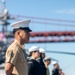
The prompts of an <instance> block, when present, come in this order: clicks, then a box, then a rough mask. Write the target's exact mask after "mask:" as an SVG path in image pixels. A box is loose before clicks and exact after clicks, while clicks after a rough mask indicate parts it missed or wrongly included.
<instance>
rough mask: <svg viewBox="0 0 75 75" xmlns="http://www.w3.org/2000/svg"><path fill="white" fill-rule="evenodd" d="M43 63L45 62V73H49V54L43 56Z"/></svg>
mask: <svg viewBox="0 0 75 75" xmlns="http://www.w3.org/2000/svg"><path fill="white" fill-rule="evenodd" d="M44 63H45V67H46V75H50V71H49V67H48V66H49V65H50V64H51V57H50V56H46V57H45V58H44Z"/></svg>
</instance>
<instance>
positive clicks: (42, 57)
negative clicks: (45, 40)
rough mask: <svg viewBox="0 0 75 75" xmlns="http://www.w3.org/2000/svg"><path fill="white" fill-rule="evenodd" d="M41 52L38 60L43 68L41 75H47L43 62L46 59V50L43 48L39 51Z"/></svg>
mask: <svg viewBox="0 0 75 75" xmlns="http://www.w3.org/2000/svg"><path fill="white" fill-rule="evenodd" d="M39 52H40V57H39V58H38V59H37V61H38V62H39V64H40V66H41V72H42V74H41V75H46V67H45V64H44V62H43V59H44V58H45V50H44V49H43V48H40V49H39Z"/></svg>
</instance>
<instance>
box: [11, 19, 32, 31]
mask: <svg viewBox="0 0 75 75" xmlns="http://www.w3.org/2000/svg"><path fill="white" fill-rule="evenodd" d="M29 23H30V20H22V21H18V22H15V23H12V24H11V25H10V26H11V27H13V28H14V29H23V30H28V31H31V30H30V29H29Z"/></svg>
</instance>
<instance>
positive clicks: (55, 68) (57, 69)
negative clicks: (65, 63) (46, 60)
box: [52, 61, 60, 75]
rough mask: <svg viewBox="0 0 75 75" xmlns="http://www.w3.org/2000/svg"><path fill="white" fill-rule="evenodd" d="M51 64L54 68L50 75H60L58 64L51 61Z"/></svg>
mask: <svg viewBox="0 0 75 75" xmlns="http://www.w3.org/2000/svg"><path fill="white" fill-rule="evenodd" d="M52 64H53V66H54V69H53V70H52V75H60V74H59V69H60V68H59V64H58V62H56V61H53V62H52Z"/></svg>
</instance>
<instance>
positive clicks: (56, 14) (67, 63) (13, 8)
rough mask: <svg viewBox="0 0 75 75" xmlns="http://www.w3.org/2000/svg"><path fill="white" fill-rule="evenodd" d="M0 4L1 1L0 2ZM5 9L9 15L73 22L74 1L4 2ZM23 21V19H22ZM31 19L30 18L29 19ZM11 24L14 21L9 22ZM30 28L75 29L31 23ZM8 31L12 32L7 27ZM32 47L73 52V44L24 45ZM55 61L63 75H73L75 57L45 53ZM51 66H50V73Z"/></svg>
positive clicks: (74, 46)
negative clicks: (57, 62) (57, 61)
mask: <svg viewBox="0 0 75 75" xmlns="http://www.w3.org/2000/svg"><path fill="white" fill-rule="evenodd" d="M0 2H1V0H0ZM6 8H7V9H8V11H9V14H12V15H22V16H33V17H41V18H51V19H62V20H75V0H6ZM22 19H25V18H22ZM30 19H31V18H30ZM31 20H35V21H42V22H49V23H60V24H71V25H75V23H69V22H67V23H65V22H55V21H46V20H37V19H31ZM10 22H11V23H12V22H14V21H10ZM30 28H31V29H32V30H33V31H34V32H35V31H75V27H72V26H61V25H60V26H57V25H46V24H36V23H31V24H30ZM8 30H12V28H10V27H9V26H8ZM32 45H38V46H41V47H43V48H44V49H46V50H54V51H66V52H68V51H69V52H75V43H74V42H71V43H43V44H37V43H36V44H26V48H29V47H31V46H32ZM46 55H49V56H51V57H53V58H55V59H57V60H59V64H60V67H61V68H62V69H63V71H64V72H65V75H75V71H74V70H75V64H74V62H75V57H74V56H72V55H62V54H51V53H46ZM52 68H53V65H52V64H51V65H50V71H51V70H52Z"/></svg>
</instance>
